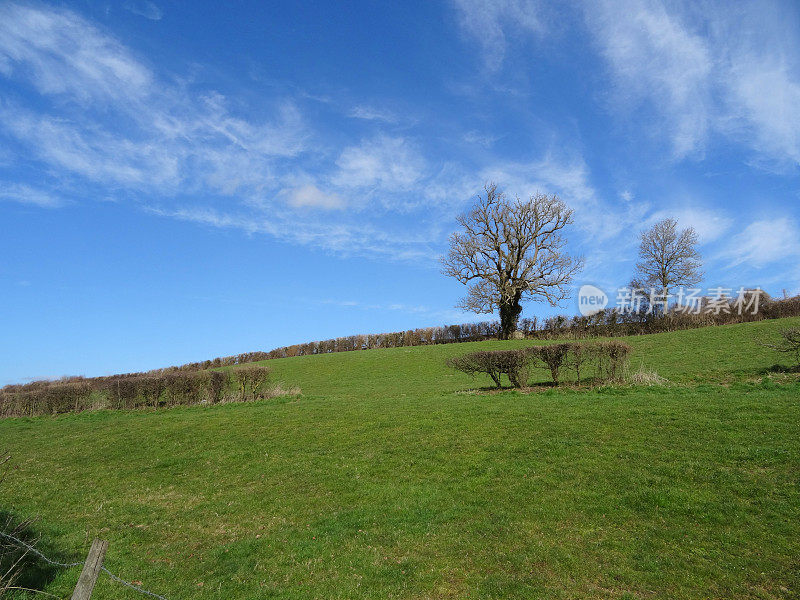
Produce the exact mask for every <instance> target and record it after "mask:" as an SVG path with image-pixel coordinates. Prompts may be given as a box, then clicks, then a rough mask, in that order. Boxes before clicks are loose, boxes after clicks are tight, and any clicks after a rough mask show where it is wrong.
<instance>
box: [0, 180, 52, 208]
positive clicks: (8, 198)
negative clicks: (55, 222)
mask: <svg viewBox="0 0 800 600" xmlns="http://www.w3.org/2000/svg"><path fill="white" fill-rule="evenodd" d="M0 202H16V203H18V204H30V205H33V206H38V207H40V208H58V207H59V206H63V205H64V201H63V200H62V199H61V198H59V197H57V196H56V195H54V194H53V193H52V192H50V191H46V190H42V189H38V188H34V187H31V186H29V185H24V184H19V183H11V184H9V183H3V182H0Z"/></svg>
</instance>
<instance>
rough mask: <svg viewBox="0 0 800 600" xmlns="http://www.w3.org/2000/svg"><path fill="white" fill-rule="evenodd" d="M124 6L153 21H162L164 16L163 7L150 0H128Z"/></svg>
mask: <svg viewBox="0 0 800 600" xmlns="http://www.w3.org/2000/svg"><path fill="white" fill-rule="evenodd" d="M124 6H125V10H128V11H130V12H132V13H133V14H135V15H139V16H140V17H144V18H145V19H150V20H151V21H160V20H161V17H162V16H163V14H162V12H161V9H160V8H159V7H158V6H157V5H156V4H155V3H153V2H150V1H149V0H127V2H125V4H124Z"/></svg>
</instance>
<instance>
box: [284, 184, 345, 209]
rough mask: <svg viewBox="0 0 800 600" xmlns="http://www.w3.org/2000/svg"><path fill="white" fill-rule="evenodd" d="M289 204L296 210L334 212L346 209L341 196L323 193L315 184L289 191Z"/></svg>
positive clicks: (287, 192)
mask: <svg viewBox="0 0 800 600" xmlns="http://www.w3.org/2000/svg"><path fill="white" fill-rule="evenodd" d="M286 194H287V195H288V198H289V204H290V205H292V206H294V207H295V208H322V209H325V210H332V209H337V208H344V201H343V200H342V198H341V196H339V195H337V194H334V193H331V192H327V193H326V192H323V191H322V190H320V189H319V188H318V187H317V186H315V185H313V184H307V185H303V186H300V187H297V188H294V189H292V190H287V191H286Z"/></svg>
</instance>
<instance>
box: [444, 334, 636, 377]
mask: <svg viewBox="0 0 800 600" xmlns="http://www.w3.org/2000/svg"><path fill="white" fill-rule="evenodd" d="M631 350H632V348H631V347H630V346H629V345H628V344H626V343H624V342H618V341H610V342H570V343H561V344H549V345H546V346H532V347H529V348H524V349H520V350H494V351H480V352H470V353H469V354H464V355H462V356H456V357H453V358H450V359H448V360H447V365H448V366H449V367H451V368H453V369H456V370H458V371H461V372H462V373H467V374H469V375H475V374H476V373H483V374H486V375H489V377H491V378H492V381H493V382H494V383H495V385H496V386H497V387H501V376H502V375H506V376H507V377H508V379H509V381H510V382H511V385H512V386H514V387H525V386H526V385H527V384H528V377H529V371H530V368H531V366H537V367H540V368H544V369H546V370H547V371H548V372H549V373H550V377H551V378H552V380H553V383H555V384H556V385H558V384H559V380H560V374H561V370H562V368H564V367H572V368H573V369H575V375H576V381H578V382H580V379H581V370H582V369H584V367H589V366H591V365H592V364H593V365H594V367H595V374H596V378H597V379H598V380H600V381H618V380H620V379H621V378H622V376H623V374H624V373H625V371H626V367H627V364H628V359H629V356H630V353H631Z"/></svg>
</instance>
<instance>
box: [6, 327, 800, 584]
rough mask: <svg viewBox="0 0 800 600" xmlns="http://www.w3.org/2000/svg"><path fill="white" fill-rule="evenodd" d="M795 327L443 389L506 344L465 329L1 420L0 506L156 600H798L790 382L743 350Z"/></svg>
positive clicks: (693, 339)
mask: <svg viewBox="0 0 800 600" xmlns="http://www.w3.org/2000/svg"><path fill="white" fill-rule="evenodd" d="M798 322H800V319H792V320H786V321H783V322H765V323H759V324H748V325H737V326H729V327H720V328H711V329H702V330H693V331H685V332H677V333H672V334H660V335H655V336H648V337H641V338H635V339H633V340H631V343H632V344H633V345H634V346H635V348H636V350H635V354H634V359H633V363H634V366H635V367H638V365H639V364H640V363H641V364H643V365H644V366H645V367H646V368H655V369H656V370H657V371H658V372H659V373H660V374H661V375H663V376H666V377H668V378H670V379H671V380H673V381H676V382H678V383H681V384H686V385H680V386H677V387H672V388H654V389H613V388H609V389H600V390H594V391H561V390H549V391H544V392H539V393H534V394H530V395H524V394H519V393H516V392H512V391H508V392H504V393H500V394H495V395H488V396H487V395H473V394H458V393H454V392H456V391H458V390H465V389H468V388H470V387H475V386H480V385H485V382H483V381H482V380H475V381H473V380H472V379H470V378H469V377H467V376H463V375H461V374H456V373H452V372H450V371H448V370H447V369H446V368H444V367H443V366H442V363H443V359H444V358H445V357H446V356H449V355H452V354H457V353H462V352H465V351H467V350H468V349H470V348H471V347H482V348H492V347H501V346H502V347H508V346H512V345H520V344H522V342H505V343H500V342H483V343H477V344H460V345H452V346H435V347H424V348H398V349H390V350H376V351H368V352H355V353H342V354H335V355H327V356H318V357H303V358H294V359H285V360H279V361H270V362H269V365H270V366H271V367H272V368H273V369H274V370H275V372H276V376H277V378H279V379H281V380H283V381H284V382H286V383H287V384H288V385H299V386H300V387H301V388H302V389H303V396H302V397H301V398H300V399H292V400H286V399H278V400H272V401H267V402H261V403H254V404H240V405H227V406H217V407H211V408H203V407H192V408H179V409H173V410H169V411H163V412H158V413H154V412H145V411H139V412H128V413H114V412H101V413H94V414H88V413H86V414H80V415H67V416H63V417H58V418H37V419H17V420H8V421H3V422H0V449H3V450H8V451H10V452H11V453H12V454H13V456H14V462H15V463H16V465H17V466H18V469H16V470H15V471H13V472H12V473H11V474H10V475H9V477H8V478H7V480H6V482H5V483H4V485H3V504H4V505H6V506H10V507H12V508H13V509H14V510H15V511H17V512H18V513H20V514H24V515H27V516H31V515H39V516H40V517H41V520H40V527H41V528H42V529H43V531H44V532H45V533H46V535H47V537H48V539H49V540H51V542H52V544H53V545H54V546H55V547H58V548H61V549H64V550H66V549H72V550H73V552H72V554H70V552H67V553H66V556H67V557H71V556H72V555H73V554H74V555H76V556H77V555H78V553H79V552H83V551H84V550H83V549H84V548H85V542H86V538H87V528H88V529H89V530H90V532H89V534H90V535H100V536H102V537H104V538H105V539H108V540H109V541H110V542H111V546H110V550H109V554H108V557H107V565H108V566H109V567H110V568H111V569H112V570H114V571H118V572H120V573H121V574H122V575H123V576H128V577H129V578H133V579H138V580H141V581H143V583H144V585H145V587H147V588H149V589H153V590H155V591H158V592H160V593H163V594H165V595H167V597H169V598H170V599H172V600H174V599H177V598H272V597H274V598H446V597H453V598H463V597H480V598H509V597H514V598H522V597H530V598H597V597H622V598H624V597H630V598H638V597H656V598H665V599H667V598H669V599H679V598H708V597H719V598H722V597H724V598H796V597H797V595H796V594H797V592H796V590H798V589H800V574H799V572H798V570H799V569H800V562H799V561H798V558H797V557H798V556H800V543H798V542H797V541H796V540H797V539H800V488H799V487H798V470H799V469H800V435H799V434H800V402H799V399H800V385H798V384H797V383H796V382H795V383H790V382H784V383H775V382H774V381H773V380H772V379H771V378H768V377H763V376H762V374H761V373H760V371H762V370H763V369H765V368H766V367H768V366H770V365H771V364H773V363H774V362H775V360H774V356H773V355H772V354H771V353H770V352H769V351H767V350H765V349H763V348H760V347H758V346H754V344H753V340H754V339H755V338H758V337H760V336H764V335H768V334H769V332H771V331H774V330H777V329H778V328H779V327H781V326H786V325H787V324H789V323H791V324H798ZM720 383H724V385H720ZM78 549H80V551H79V550H78ZM76 577H77V572H76V571H75V570H73V571H68V572H62V573H60V574H59V575H58V576H57V577H56V579H55V580H54V581H53V582H52V583H51V584H50V585H49V587H48V591H49V592H50V593H54V594H58V595H60V596H68V595H69V592H70V588H71V586H73V585H74V582H75V578H76ZM201 584H202V585H201ZM95 594H96V597H98V598H133V597H136V595H135V594H131V593H129V592H127V591H126V590H124V588H121V587H120V586H118V585H116V584H113V583H111V582H109V581H108V580H107V578H103V579H102V580H101V582H100V583H99V584H98V587H97V588H96V592H95Z"/></svg>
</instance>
